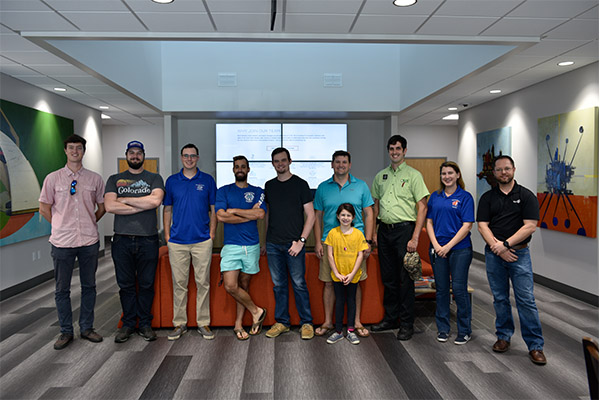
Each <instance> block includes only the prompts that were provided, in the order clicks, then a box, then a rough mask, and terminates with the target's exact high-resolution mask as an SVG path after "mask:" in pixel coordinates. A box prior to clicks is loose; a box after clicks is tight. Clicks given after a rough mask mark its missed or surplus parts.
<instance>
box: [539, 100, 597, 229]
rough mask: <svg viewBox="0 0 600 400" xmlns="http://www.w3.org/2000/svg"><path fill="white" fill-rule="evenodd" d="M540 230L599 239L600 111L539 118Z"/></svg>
mask: <svg viewBox="0 0 600 400" xmlns="http://www.w3.org/2000/svg"><path fill="white" fill-rule="evenodd" d="M537 197H538V202H539V203H540V221H539V223H538V226H540V227H542V228H546V229H552V230H555V231H560V232H566V233H570V234H573V235H581V236H588V237H596V232H597V216H598V107H592V108H587V109H583V110H577V111H571V112H568V113H564V114H558V115H553V116H551V117H545V118H539V119H538V175H537Z"/></svg>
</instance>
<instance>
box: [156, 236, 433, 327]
mask: <svg viewBox="0 0 600 400" xmlns="http://www.w3.org/2000/svg"><path fill="white" fill-rule="evenodd" d="M418 252H419V255H420V256H421V261H422V264H423V276H432V275H433V270H432V268H431V264H430V263H429V238H428V237H427V233H426V232H425V229H423V232H422V233H421V235H420V240H419V246H418ZM219 263H220V256H219V254H213V256H212V262H211V266H210V317H211V325H212V326H233V325H234V322H235V305H236V303H235V300H233V298H232V297H231V296H229V295H228V294H227V292H226V291H225V288H224V287H223V286H218V282H219V280H220V277H221V273H220V269H219ZM367 273H368V276H369V277H368V278H367V279H366V280H365V281H363V282H362V283H361V287H362V293H363V295H362V296H363V301H362V311H361V322H362V323H364V324H373V323H377V322H379V321H381V320H382V318H383V305H382V304H383V284H382V283H381V275H380V273H379V259H378V257H377V251H376V250H375V251H374V252H373V254H372V255H371V256H370V257H369V258H368V259H367ZM192 274H193V270H191V271H190V278H191V279H190V280H189V284H188V304H187V313H188V325H189V326H196V300H195V299H196V282H195V281H194V279H193V275H192ZM318 276H319V259H318V258H317V256H316V254H315V253H307V254H306V283H307V286H308V291H309V295H310V306H311V311H312V316H313V322H314V324H315V325H318V324H321V323H322V322H323V321H324V311H323V301H322V299H323V282H321V281H319V278H318ZM155 289H156V295H155V298H154V303H153V306H152V313H153V315H154V319H153V321H152V326H153V327H156V328H158V327H172V326H173V281H172V276H171V265H170V264H169V254H168V251H167V248H166V246H163V247H162V248H161V249H160V258H159V262H158V269H157V271H156V282H155ZM249 291H250V295H251V296H252V299H253V300H254V302H255V303H256V305H257V306H259V307H263V308H266V309H267V310H268V313H267V318H266V319H265V322H264V323H265V325H267V326H269V325H272V324H274V323H275V317H274V314H275V297H274V295H273V283H272V281H271V274H270V272H269V268H268V265H267V257H266V256H261V257H260V272H259V273H258V274H256V275H255V276H254V277H253V278H252V280H251V281H250V289H249ZM425 296H429V297H432V296H431V294H429V295H425ZM421 297H422V296H419V298H421ZM289 307H290V316H291V322H292V325H299V323H300V318H299V317H298V313H297V311H296V304H295V300H294V295H293V291H292V289H291V285H290V297H289ZM251 323H252V320H251V316H250V314H249V313H246V315H245V316H244V325H251Z"/></svg>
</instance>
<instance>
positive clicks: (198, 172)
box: [177, 167, 200, 181]
mask: <svg viewBox="0 0 600 400" xmlns="http://www.w3.org/2000/svg"><path fill="white" fill-rule="evenodd" d="M177 175H179V179H181V180H185V181H191V180H194V179H196V178H197V177H198V176H199V175H200V168H198V167H196V175H194V176H193V177H192V178H188V177H187V176H185V175H184V174H183V168H181V170H180V171H179V173H178V174H177Z"/></svg>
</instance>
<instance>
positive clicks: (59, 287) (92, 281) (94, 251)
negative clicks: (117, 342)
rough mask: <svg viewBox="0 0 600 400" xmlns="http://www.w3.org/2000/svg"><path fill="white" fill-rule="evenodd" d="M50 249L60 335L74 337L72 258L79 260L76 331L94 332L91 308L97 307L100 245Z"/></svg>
mask: <svg viewBox="0 0 600 400" xmlns="http://www.w3.org/2000/svg"><path fill="white" fill-rule="evenodd" d="M51 246H52V249H51V253H50V254H51V255H52V260H53V262H54V279H55V280H56V289H55V291H54V300H55V302H56V311H57V312H58V322H59V323H60V332H61V333H69V334H73V311H72V309H71V278H72V276H73V268H75V258H77V259H78V260H79V281H80V282H81V306H80V308H79V330H80V332H85V331H87V330H89V329H93V328H94V306H95V305H96V270H97V269H98V249H99V248H100V243H99V242H98V243H95V244H92V245H89V246H82V247H73V248H67V247H56V246H54V245H51Z"/></svg>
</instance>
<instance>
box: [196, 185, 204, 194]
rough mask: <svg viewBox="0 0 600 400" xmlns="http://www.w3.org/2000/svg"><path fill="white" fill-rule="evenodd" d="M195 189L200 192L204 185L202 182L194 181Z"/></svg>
mask: <svg viewBox="0 0 600 400" xmlns="http://www.w3.org/2000/svg"><path fill="white" fill-rule="evenodd" d="M196 190H197V191H199V192H201V191H203V190H204V185H203V184H202V183H196Z"/></svg>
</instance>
